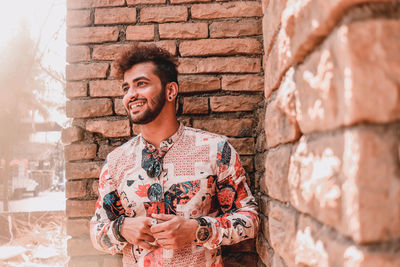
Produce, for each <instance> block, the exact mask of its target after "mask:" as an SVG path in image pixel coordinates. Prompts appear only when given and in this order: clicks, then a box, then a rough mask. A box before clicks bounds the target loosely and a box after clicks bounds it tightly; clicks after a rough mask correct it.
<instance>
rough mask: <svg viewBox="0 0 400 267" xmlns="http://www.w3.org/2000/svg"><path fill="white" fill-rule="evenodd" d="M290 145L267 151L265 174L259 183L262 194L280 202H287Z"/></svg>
mask: <svg viewBox="0 0 400 267" xmlns="http://www.w3.org/2000/svg"><path fill="white" fill-rule="evenodd" d="M290 155H291V145H286V146H279V147H278V148H276V149H270V150H268V153H267V156H266V159H265V173H264V176H263V177H262V180H261V181H260V188H261V190H262V191H263V192H264V193H267V192H268V195H269V196H270V197H272V198H275V199H278V200H280V201H282V202H289V185H288V173H289V162H290Z"/></svg>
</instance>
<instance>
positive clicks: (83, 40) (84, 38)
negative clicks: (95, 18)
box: [67, 27, 119, 45]
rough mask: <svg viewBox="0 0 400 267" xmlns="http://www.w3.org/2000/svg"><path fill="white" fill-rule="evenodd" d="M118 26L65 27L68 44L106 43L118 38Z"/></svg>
mask: <svg viewBox="0 0 400 267" xmlns="http://www.w3.org/2000/svg"><path fill="white" fill-rule="evenodd" d="M118 34H119V30H118V27H85V28H69V29H67V43H68V44H72V45H73V44H89V43H106V42H115V41H117V40H118Z"/></svg>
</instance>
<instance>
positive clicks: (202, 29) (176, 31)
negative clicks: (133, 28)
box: [158, 23, 208, 39]
mask: <svg viewBox="0 0 400 267" xmlns="http://www.w3.org/2000/svg"><path fill="white" fill-rule="evenodd" d="M158 30H159V32H160V38H161V39H196V38H207V37H208V24H207V23H167V24H160V25H159V26H158Z"/></svg>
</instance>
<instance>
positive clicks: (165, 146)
mask: <svg viewBox="0 0 400 267" xmlns="http://www.w3.org/2000/svg"><path fill="white" fill-rule="evenodd" d="M184 129H185V126H184V125H183V124H182V123H181V122H179V127H178V130H177V131H176V132H175V133H174V134H173V135H171V136H170V137H168V138H167V139H165V140H164V141H162V142H161V143H160V152H161V151H164V153H165V152H167V151H168V150H169V149H170V148H171V147H172V146H173V145H174V144H175V143H176V142H177V141H178V140H179V138H180V137H181V136H182V134H183V131H184ZM140 140H141V142H142V143H143V144H144V145H145V146H146V148H147V149H148V150H149V151H152V152H153V151H156V147H155V146H154V145H152V144H150V143H149V142H147V141H146V139H144V138H143V136H142V134H140Z"/></svg>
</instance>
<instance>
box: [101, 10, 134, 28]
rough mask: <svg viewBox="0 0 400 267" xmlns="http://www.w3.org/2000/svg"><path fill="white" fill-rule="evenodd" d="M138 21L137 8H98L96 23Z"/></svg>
mask: <svg viewBox="0 0 400 267" xmlns="http://www.w3.org/2000/svg"><path fill="white" fill-rule="evenodd" d="M131 23H136V8H131V7H117V8H96V10H95V12H94V24H96V25H98V24H131Z"/></svg>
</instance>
